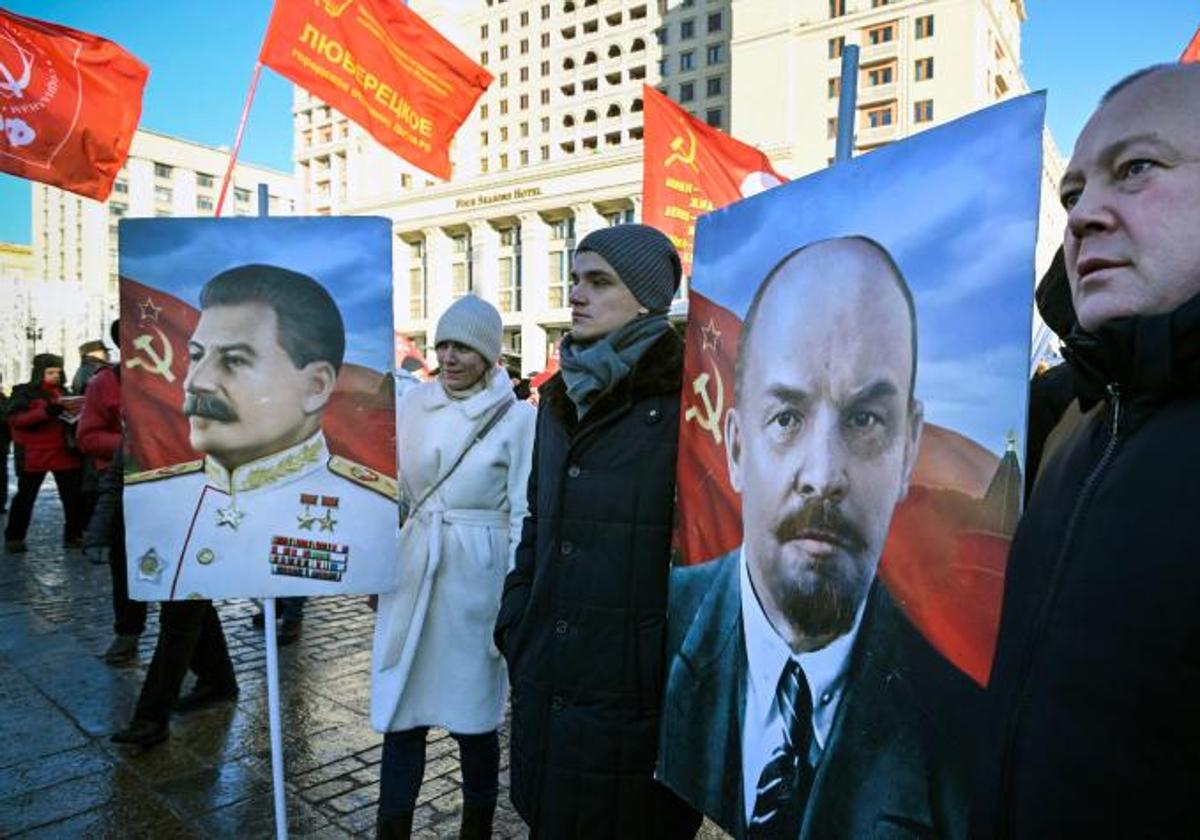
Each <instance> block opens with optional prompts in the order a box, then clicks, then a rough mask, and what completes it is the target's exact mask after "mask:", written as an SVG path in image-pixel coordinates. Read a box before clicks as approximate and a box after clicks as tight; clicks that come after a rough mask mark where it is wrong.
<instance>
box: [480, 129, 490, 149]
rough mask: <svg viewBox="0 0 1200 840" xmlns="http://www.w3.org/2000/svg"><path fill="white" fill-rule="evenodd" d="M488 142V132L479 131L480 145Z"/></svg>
mask: <svg viewBox="0 0 1200 840" xmlns="http://www.w3.org/2000/svg"><path fill="white" fill-rule="evenodd" d="M487 144H488V133H487V132H486V131H481V132H479V145H480V146H486V145H487Z"/></svg>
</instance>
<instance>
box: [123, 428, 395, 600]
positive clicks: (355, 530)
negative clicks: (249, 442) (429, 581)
mask: <svg viewBox="0 0 1200 840" xmlns="http://www.w3.org/2000/svg"><path fill="white" fill-rule="evenodd" d="M398 535H399V514H398V509H397V506H396V481H395V479H393V478H389V477H388V476H385V475H383V474H381V473H379V472H377V471H375V470H373V469H370V468H369V467H365V466H363V465H361V464H356V463H354V462H353V461H349V460H347V459H345V458H342V457H340V456H337V455H331V454H330V453H329V450H328V448H327V447H326V445H325V437H324V435H323V434H322V433H321V432H319V431H318V432H317V433H316V434H314V435H313V436H312V437H310V438H308V439H307V440H305V441H303V442H301V443H299V444H296V445H295V446H292V447H290V448H288V449H285V450H283V451H282V452H277V453H275V454H274V455H269V456H267V457H265V458H260V459H258V460H256V461H252V462H250V463H248V464H244V465H243V466H240V467H238V468H237V469H235V470H234V471H233V472H232V473H230V472H229V471H227V470H226V469H225V468H223V467H222V466H221V465H220V464H218V463H216V462H215V461H214V460H213V459H212V458H205V459H202V460H199V461H192V462H189V463H184V464H176V465H174V466H169V467H163V468H161V469H157V470H150V471H148V472H142V473H136V474H133V475H128V476H126V477H125V545H126V548H127V550H128V554H129V567H130V571H129V577H130V580H129V595H130V597H131V598H135V599H137V600H141V601H166V600H180V599H184V598H206V599H208V598H231V597H285V596H293V595H330V594H346V593H371V592H385V591H387V590H389V589H392V588H394V586H395V583H396V564H395V562H394V558H395V556H396V546H397V539H398Z"/></svg>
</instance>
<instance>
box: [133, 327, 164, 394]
mask: <svg viewBox="0 0 1200 840" xmlns="http://www.w3.org/2000/svg"><path fill="white" fill-rule="evenodd" d="M151 329H152V330H154V331H155V332H156V333H158V337H159V339H161V340H162V353H161V354H160V353H159V352H158V351H157V350H156V349H155V348H154V336H152V335H150V334H149V333H142V334H141V335H139V336H138V337H137V338H135V339H134V340H133V346H134V347H135V348H137V349H138V350H141V351H142V352H143V353H145V354H146V357H145V358H142V357H141V356H134V357H133V358H132V359H130V360H129V361H127V362H126V363H125V367H127V368H135V367H140V368H145V369H146V370H148V371H150V372H151V373H153V374H155V375H157V376H161V377H162V378H163V379H165V380H167V381H168V382H174V381H175V374H173V373H171V363H172V362H173V361H175V350H174V349H173V348H172V347H171V342H170V341H169V340H168V339H167V337H166V336H165V335H164V334H163V331H162V330H160V329H159V328H158V327H154V326H152V327H151Z"/></svg>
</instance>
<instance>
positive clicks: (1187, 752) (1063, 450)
mask: <svg viewBox="0 0 1200 840" xmlns="http://www.w3.org/2000/svg"><path fill="white" fill-rule="evenodd" d="M1061 196H1062V202H1063V205H1064V206H1065V207H1066V208H1067V211H1068V215H1067V228H1066V231H1065V232H1064V237H1063V239H1064V243H1063V250H1064V255H1065V258H1066V267H1067V275H1068V278H1069V280H1070V285H1071V293H1072V298H1073V300H1074V305H1075V311H1076V314H1077V318H1078V324H1077V326H1076V328H1075V330H1074V331H1073V332H1072V333H1071V335H1070V337H1069V338H1068V340H1067V347H1066V351H1065V354H1066V356H1067V361H1068V363H1069V364H1070V365H1071V368H1072V370H1073V371H1074V374H1075V379H1076V392H1077V394H1078V396H1079V401H1080V407H1081V408H1082V410H1083V411H1084V412H1085V416H1084V419H1083V420H1082V422H1081V423H1080V424H1079V425H1078V426H1077V427H1076V428H1075V429H1074V431H1073V432H1072V433H1071V435H1070V436H1069V437H1068V438H1067V439H1065V440H1064V442H1063V443H1062V444H1061V445H1060V446H1058V448H1057V449H1056V450H1055V451H1054V452H1053V453H1051V455H1050V456H1049V458H1048V459H1047V460H1046V462H1045V464H1044V466H1043V468H1042V474H1041V476H1040V477H1039V479H1038V482H1037V485H1036V487H1035V488H1034V491H1033V496H1032V498H1031V500H1030V504H1029V507H1028V508H1027V510H1026V512H1025V516H1024V518H1023V519H1022V520H1021V523H1020V526H1019V527H1018V529H1017V533H1016V536H1015V538H1014V542H1013V547H1012V551H1011V553H1010V555H1009V563H1008V571H1007V580H1006V584H1005V591H1004V607H1003V611H1002V613H1001V621H1000V636H999V640H998V643H997V650H996V658H995V660H994V665H993V668H992V675H991V681H990V683H989V688H988V693H989V697H988V700H989V704H988V717H987V720H986V726H985V729H984V735H985V739H986V740H985V747H984V748H983V750H982V752H981V755H980V761H979V771H980V772H979V775H978V776H977V782H976V788H975V790H976V795H975V799H974V805H973V815H972V828H973V834H974V835H975V836H977V837H980V838H992V837H1005V838H1009V837H1019V838H1024V837H1039V838H1040V837H1056V838H1072V837H1081V838H1082V837H1089V838H1090V837H1155V838H1163V837H1194V836H1196V815H1195V810H1196V806H1195V798H1196V793H1197V791H1200V716H1198V715H1197V714H1196V704H1197V697H1200V609H1198V608H1197V605H1198V604H1200V529H1197V528H1196V524H1195V519H1196V513H1197V511H1200V479H1198V478H1197V475H1198V473H1200V433H1198V432H1200V236H1198V235H1197V233H1198V232H1200V65H1164V66H1161V67H1156V68H1151V69H1150V70H1148V71H1143V72H1141V73H1138V74H1134V76H1132V77H1130V78H1128V79H1126V80H1125V81H1123V82H1121V83H1120V84H1118V85H1117V86H1116V87H1114V88H1113V89H1112V90H1111V91H1109V93H1108V94H1107V95H1106V96H1105V98H1104V99H1103V100H1102V101H1101V104H1100V107H1099V108H1098V110H1097V111H1096V112H1095V114H1093V115H1092V117H1091V119H1090V120H1089V121H1088V123H1087V125H1086V126H1085V127H1084V130H1083V132H1082V133H1081V134H1080V137H1079V140H1078V142H1077V143H1076V145H1075V150H1074V153H1073V154H1072V156H1071V162H1070V164H1069V166H1068V167H1067V171H1066V174H1065V175H1064V177H1063V181H1062V186H1061Z"/></svg>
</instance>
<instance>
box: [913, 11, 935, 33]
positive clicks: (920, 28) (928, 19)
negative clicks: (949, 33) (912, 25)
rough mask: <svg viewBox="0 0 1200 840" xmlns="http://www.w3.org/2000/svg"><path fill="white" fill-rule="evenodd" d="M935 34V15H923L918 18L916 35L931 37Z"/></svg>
mask: <svg viewBox="0 0 1200 840" xmlns="http://www.w3.org/2000/svg"><path fill="white" fill-rule="evenodd" d="M932 35H933V15H923V16H922V17H919V18H917V22H916V37H918V38H929V37H931V36H932Z"/></svg>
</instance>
